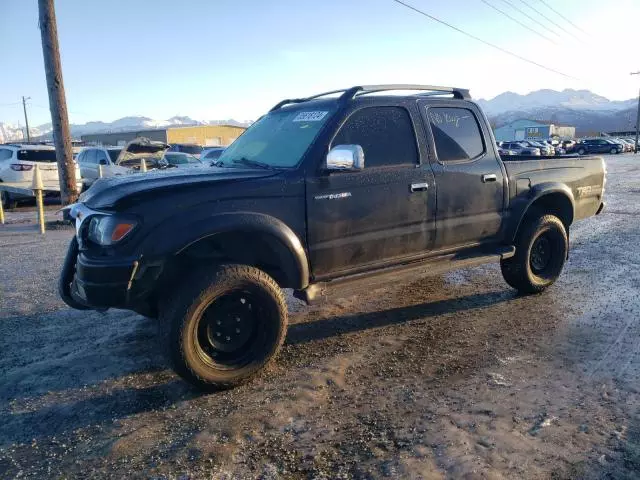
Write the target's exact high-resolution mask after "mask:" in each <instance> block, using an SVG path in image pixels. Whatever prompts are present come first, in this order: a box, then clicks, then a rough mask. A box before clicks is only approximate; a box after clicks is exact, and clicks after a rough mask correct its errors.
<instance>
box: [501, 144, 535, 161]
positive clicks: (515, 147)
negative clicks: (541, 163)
mask: <svg viewBox="0 0 640 480" xmlns="http://www.w3.org/2000/svg"><path fill="white" fill-rule="evenodd" d="M502 148H504V149H505V150H512V151H514V152H516V154H517V155H533V156H536V157H539V156H540V149H539V148H534V147H530V146H528V145H524V144H522V143H520V142H502Z"/></svg>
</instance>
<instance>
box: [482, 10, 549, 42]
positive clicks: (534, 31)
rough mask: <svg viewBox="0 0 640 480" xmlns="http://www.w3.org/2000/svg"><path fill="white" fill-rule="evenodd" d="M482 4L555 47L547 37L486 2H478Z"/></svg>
mask: <svg viewBox="0 0 640 480" xmlns="http://www.w3.org/2000/svg"><path fill="white" fill-rule="evenodd" d="M480 1H481V2H482V3H484V4H485V5H487V6H489V7H491V8H493V9H494V10H495V11H496V12H498V13H501V14H502V15H504V16H505V17H507V18H509V19H511V20H513V21H514V22H516V23H517V24H518V25H520V26H522V27H524V28H526V29H527V30H529V31H530V32H533V33H535V34H536V35H538V36H539V37H542V38H544V39H545V40H547V41H548V42H551V43H553V44H555V45H557V43H556V42H555V41H553V40H552V39H550V38H549V37H547V36H546V35H543V34H542V33H540V32H538V31H536V30H534V29H533V28H531V27H529V26H528V25H526V24H524V23H522V22H521V21H520V20H518V19H517V18H514V17H512V16H511V15H509V14H508V13H507V12H504V11H502V10H500V9H499V8H498V7H496V6H494V5H491V4H490V3H489V2H487V0H480Z"/></svg>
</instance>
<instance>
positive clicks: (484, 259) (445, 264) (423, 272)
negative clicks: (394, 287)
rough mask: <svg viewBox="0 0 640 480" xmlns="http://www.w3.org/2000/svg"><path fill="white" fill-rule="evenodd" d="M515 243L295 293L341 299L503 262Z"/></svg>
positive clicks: (304, 297)
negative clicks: (354, 294) (464, 269)
mask: <svg viewBox="0 0 640 480" xmlns="http://www.w3.org/2000/svg"><path fill="white" fill-rule="evenodd" d="M515 253H516V248H515V247H514V246H505V247H501V248H500V249H497V250H493V251H492V252H491V253H487V252H486V251H485V252H480V253H479V252H477V251H476V252H475V253H470V252H465V253H461V252H458V253H451V254H446V255H442V256H438V257H428V258H426V259H423V260H421V261H417V262H411V263H404V264H400V265H394V266H393V267H387V268H381V269H379V270H374V271H368V272H363V273H357V274H354V275H349V276H346V277H339V278H336V279H333V280H329V281H327V282H319V283H313V284H311V285H309V286H308V287H307V288H305V289H304V290H296V291H294V293H293V295H294V296H295V297H296V298H299V299H300V300H302V301H304V302H306V303H307V304H309V305H312V304H314V303H318V301H320V300H322V299H327V298H339V297H345V296H348V295H351V294H353V293H357V292H358V291H359V290H362V289H368V290H369V289H371V288H379V287H380V286H383V285H384V284H388V283H396V282H401V281H402V280H406V277H410V276H411V275H415V276H416V277H417V278H420V277H421V276H422V277H424V276H430V275H438V274H440V273H445V272H449V271H451V270H458V269H461V268H468V267H475V266H477V265H483V264H486V263H495V262H499V261H500V260H502V259H506V258H511V257H513V256H514V255H515Z"/></svg>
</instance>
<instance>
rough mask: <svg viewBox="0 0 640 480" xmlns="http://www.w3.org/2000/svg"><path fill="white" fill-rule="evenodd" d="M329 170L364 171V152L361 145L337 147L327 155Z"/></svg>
mask: <svg viewBox="0 0 640 480" xmlns="http://www.w3.org/2000/svg"><path fill="white" fill-rule="evenodd" d="M326 168H327V170H351V171H353V170H362V169H363V168H364V150H362V147H361V146H360V145H336V146H335V147H333V148H332V149H331V150H330V151H329V153H328V154H327V165H326Z"/></svg>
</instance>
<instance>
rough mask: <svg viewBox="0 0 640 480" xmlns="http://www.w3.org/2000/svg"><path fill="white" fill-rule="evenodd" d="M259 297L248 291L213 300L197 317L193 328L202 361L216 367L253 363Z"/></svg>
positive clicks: (231, 366)
mask: <svg viewBox="0 0 640 480" xmlns="http://www.w3.org/2000/svg"><path fill="white" fill-rule="evenodd" d="M259 305H260V303H259V298H258V296H257V295H256V293H255V292H252V291H251V290H248V289H242V290H234V291H231V292H228V293H226V294H224V295H221V296H219V297H217V298H215V299H214V300H213V301H212V302H211V303H210V304H209V305H207V306H206V307H205V308H204V309H203V311H202V314H201V315H200V318H199V320H198V324H197V326H196V329H195V335H196V338H195V340H196V342H195V343H196V346H197V351H198V354H199V356H200V357H201V359H202V360H203V361H204V362H205V363H207V364H209V365H210V366H214V367H216V368H225V367H226V368H238V367H239V366H242V365H244V364H247V363H249V362H250V361H251V360H252V354H253V353H254V352H253V351H252V350H253V348H252V347H253V346H254V344H255V341H256V339H257V337H258V336H259V335H260V330H261V329H260V322H259V317H260V310H261V309H260V307H259Z"/></svg>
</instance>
